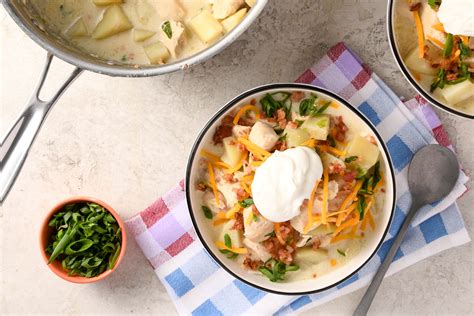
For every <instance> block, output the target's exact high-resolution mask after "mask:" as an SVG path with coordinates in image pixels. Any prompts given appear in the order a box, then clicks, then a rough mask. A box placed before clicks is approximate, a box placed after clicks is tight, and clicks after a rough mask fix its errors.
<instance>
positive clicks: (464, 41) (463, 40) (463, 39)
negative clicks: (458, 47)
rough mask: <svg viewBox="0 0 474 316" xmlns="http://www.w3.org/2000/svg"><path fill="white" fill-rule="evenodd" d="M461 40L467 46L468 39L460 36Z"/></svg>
mask: <svg viewBox="0 0 474 316" xmlns="http://www.w3.org/2000/svg"><path fill="white" fill-rule="evenodd" d="M461 40H462V42H463V43H464V44H466V45H469V37H468V36H466V35H462V36H461Z"/></svg>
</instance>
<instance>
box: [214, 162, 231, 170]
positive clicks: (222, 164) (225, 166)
mask: <svg viewBox="0 0 474 316" xmlns="http://www.w3.org/2000/svg"><path fill="white" fill-rule="evenodd" d="M212 164H213V165H214V167H217V168H220V169H230V166H229V165H228V164H226V163H225V162H222V161H215V162H212Z"/></svg>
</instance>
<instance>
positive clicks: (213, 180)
mask: <svg viewBox="0 0 474 316" xmlns="http://www.w3.org/2000/svg"><path fill="white" fill-rule="evenodd" d="M207 169H208V172H209V182H210V183H211V187H212V192H214V198H215V199H216V204H217V205H220V201H219V193H218V192H217V183H216V177H215V175H214V168H213V167H212V164H211V163H210V162H208V163H207Z"/></svg>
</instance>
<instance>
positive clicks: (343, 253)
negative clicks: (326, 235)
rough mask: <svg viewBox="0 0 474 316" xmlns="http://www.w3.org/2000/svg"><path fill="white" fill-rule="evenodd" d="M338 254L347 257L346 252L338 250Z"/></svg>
mask: <svg viewBox="0 0 474 316" xmlns="http://www.w3.org/2000/svg"><path fill="white" fill-rule="evenodd" d="M337 252H338V253H339V254H340V255H341V256H344V257H345V256H346V252H345V251H342V250H341V249H337Z"/></svg>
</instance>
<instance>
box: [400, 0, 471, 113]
mask: <svg viewBox="0 0 474 316" xmlns="http://www.w3.org/2000/svg"><path fill="white" fill-rule="evenodd" d="M399 6H401V8H400V9H399V10H398V14H397V16H396V24H395V30H396V35H397V37H398V38H397V41H398V44H399V45H398V46H399V49H400V50H401V54H402V55H403V56H404V61H405V63H406V66H407V67H408V68H409V70H410V72H411V74H412V76H413V78H414V79H415V80H416V81H418V83H419V84H420V85H421V86H422V87H423V88H424V89H425V90H426V91H429V92H430V93H432V94H433V96H434V97H435V98H436V99H438V100H439V101H440V102H442V103H444V104H447V105H449V106H451V107H454V108H456V109H458V110H462V111H463V112H466V113H469V114H473V113H474V1H472V0H437V1H428V0H409V1H399Z"/></svg>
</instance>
